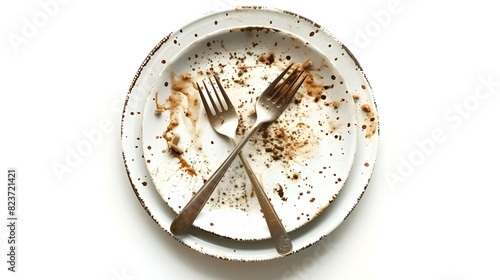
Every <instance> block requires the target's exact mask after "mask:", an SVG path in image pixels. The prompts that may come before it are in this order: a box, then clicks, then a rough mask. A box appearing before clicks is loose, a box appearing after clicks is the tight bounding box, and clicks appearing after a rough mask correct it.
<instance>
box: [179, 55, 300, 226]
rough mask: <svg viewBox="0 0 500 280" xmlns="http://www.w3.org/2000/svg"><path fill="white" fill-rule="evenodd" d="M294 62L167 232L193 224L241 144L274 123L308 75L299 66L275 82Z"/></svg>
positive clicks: (263, 97)
mask: <svg viewBox="0 0 500 280" xmlns="http://www.w3.org/2000/svg"><path fill="white" fill-rule="evenodd" d="M292 65H293V64H291V65H290V66H288V67H287V68H286V69H285V70H284V71H283V72H282V73H281V74H280V75H279V76H278V77H277V78H276V79H275V80H274V81H273V82H272V83H271V84H270V85H269V86H268V87H267V88H266V89H265V90H264V92H263V93H262V94H261V95H260V97H259V99H258V100H257V103H256V104H255V112H256V113H257V119H256V121H255V124H254V125H253V126H252V128H251V129H250V131H249V132H248V134H247V135H246V136H245V137H244V138H243V139H242V140H241V142H240V143H239V144H238V145H237V146H236V147H235V148H234V150H233V152H231V154H230V155H229V156H228V157H227V159H226V160H225V161H224V162H223V163H222V164H221V166H220V167H219V168H218V169H217V170H216V171H215V172H214V174H212V176H211V177H210V178H209V179H208V180H207V181H206V182H205V184H204V185H203V186H202V187H201V188H200V189H199V190H198V192H197V193H196V194H195V195H194V196H193V198H191V200H190V201H189V202H188V203H187V205H186V206H185V207H184V209H182V210H181V212H180V213H179V215H177V217H176V218H175V219H174V220H173V221H172V224H171V225H170V231H171V232H172V234H174V235H182V234H184V233H185V232H186V231H187V230H188V229H189V227H190V226H191V225H192V224H193V222H194V220H195V219H196V217H197V216H198V214H199V213H200V212H201V209H202V208H203V206H205V204H206V203H207V201H208V199H209V198H210V196H211V194H212V192H213V191H214V190H215V187H216V186H217V184H218V183H219V182H220V180H221V179H222V177H223V176H224V173H226V171H227V169H228V168H229V166H230V165H231V163H232V162H233V161H234V159H235V158H236V156H237V155H238V154H239V152H240V151H241V149H242V148H243V146H245V144H246V143H247V142H248V140H249V139H250V137H251V136H252V135H253V134H254V133H255V132H257V130H259V128H260V127H261V126H262V125H263V124H266V123H271V122H274V121H275V120H277V119H278V117H279V116H280V115H281V114H282V113H283V111H284V110H285V108H286V107H287V105H288V104H289V103H290V101H291V100H292V98H293V96H294V95H295V93H296V92H297V91H298V90H299V88H300V86H301V85H302V83H303V82H304V80H305V79H306V78H307V74H306V75H304V76H303V77H302V75H303V74H304V71H300V72H298V70H297V69H298V68H295V70H294V71H293V72H292V73H291V74H290V75H289V76H288V77H287V78H286V79H285V80H284V81H283V82H282V83H280V84H279V85H278V83H279V82H280V81H281V79H282V78H283V77H284V76H285V75H286V74H287V73H288V71H289V70H290V68H291V67H292Z"/></svg>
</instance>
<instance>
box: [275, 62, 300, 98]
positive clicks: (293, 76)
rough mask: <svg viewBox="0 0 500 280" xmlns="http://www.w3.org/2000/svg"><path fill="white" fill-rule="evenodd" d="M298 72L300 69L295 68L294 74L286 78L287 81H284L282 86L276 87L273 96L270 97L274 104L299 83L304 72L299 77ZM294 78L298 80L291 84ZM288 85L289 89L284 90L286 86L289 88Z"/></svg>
mask: <svg viewBox="0 0 500 280" xmlns="http://www.w3.org/2000/svg"><path fill="white" fill-rule="evenodd" d="M297 71H298V68H295V69H294V70H293V71H292V73H291V74H290V75H289V76H288V77H287V78H286V79H285V80H284V81H283V82H282V83H281V84H279V85H277V86H276V87H275V89H274V90H273V91H272V95H271V96H269V99H270V100H271V101H272V102H276V101H278V100H279V99H280V98H281V96H280V94H282V95H283V94H284V93H286V92H288V90H290V88H291V87H292V86H293V84H294V83H295V82H296V81H297V79H298V77H299V76H300V75H302V72H303V71H302V72H301V73H300V74H299V75H297ZM292 78H296V79H295V80H294V81H293V82H290V80H291V79H292ZM287 85H288V87H287V88H286V89H285V90H283V88H284V87H285V86H287Z"/></svg>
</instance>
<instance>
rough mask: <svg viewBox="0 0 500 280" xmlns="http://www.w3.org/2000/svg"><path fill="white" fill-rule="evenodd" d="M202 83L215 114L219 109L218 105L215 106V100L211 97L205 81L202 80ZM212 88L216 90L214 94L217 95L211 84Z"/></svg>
mask: <svg viewBox="0 0 500 280" xmlns="http://www.w3.org/2000/svg"><path fill="white" fill-rule="evenodd" d="M210 83H212V81H210ZM203 85H204V86H205V89H206V90H207V95H208V98H209V99H210V103H212V108H213V110H214V115H216V114H217V112H220V111H219V107H217V103H216V102H215V100H214V98H213V97H212V94H211V93H210V91H209V90H208V86H207V84H206V83H205V81H203ZM212 88H213V89H214V91H215V92H216V95H217V90H216V89H215V88H214V85H213V84H212ZM219 103H220V102H219ZM221 108H222V107H221Z"/></svg>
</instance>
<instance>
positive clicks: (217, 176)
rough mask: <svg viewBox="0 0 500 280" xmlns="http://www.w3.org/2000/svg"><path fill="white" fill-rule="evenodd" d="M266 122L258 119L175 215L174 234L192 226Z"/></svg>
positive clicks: (183, 231) (171, 226)
mask: <svg viewBox="0 0 500 280" xmlns="http://www.w3.org/2000/svg"><path fill="white" fill-rule="evenodd" d="M262 124H264V122H261V121H259V120H258V119H257V121H256V122H255V124H254V126H253V127H252V128H251V129H250V131H249V132H248V134H247V135H246V136H245V137H244V138H243V140H241V142H240V143H239V144H238V145H237V146H236V147H235V148H234V150H233V151H232V152H231V154H230V155H229V156H228V157H227V158H226V160H225V161H224V162H223V163H222V164H221V166H219V168H218V169H217V170H216V171H215V172H214V174H212V176H211V177H210V178H209V179H208V180H207V182H206V183H205V184H204V185H203V186H202V187H201V188H200V190H198V192H197V193H196V194H195V195H194V196H193V198H191V200H190V201H189V202H188V203H187V205H186V207H184V209H182V210H181V212H180V213H179V215H177V217H175V219H174V220H173V221H172V224H171V225H170V231H171V232H172V234H173V235H177V236H178V235H183V234H184V233H186V231H187V230H188V229H189V227H191V225H192V224H193V222H194V220H195V219H196V217H198V214H200V212H201V209H202V208H203V206H205V204H206V203H207V201H208V199H209V198H210V196H211V195H212V193H213V192H214V190H215V187H216V186H217V184H219V182H220V180H221V179H222V177H223V176H224V174H225V173H226V171H227V169H228V168H229V166H231V163H232V162H233V161H234V159H235V158H236V156H237V155H238V154H239V153H240V151H241V149H243V146H245V144H246V143H247V142H248V140H249V139H250V137H251V136H252V135H253V134H254V133H255V132H257V130H259V128H260V127H261V126H262Z"/></svg>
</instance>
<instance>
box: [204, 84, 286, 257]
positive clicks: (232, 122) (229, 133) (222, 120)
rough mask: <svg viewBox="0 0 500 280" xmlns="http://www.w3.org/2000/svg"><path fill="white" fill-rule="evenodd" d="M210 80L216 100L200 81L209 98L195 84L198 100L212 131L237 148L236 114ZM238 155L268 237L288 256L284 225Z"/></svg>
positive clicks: (255, 178)
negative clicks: (250, 184) (267, 231)
mask: <svg viewBox="0 0 500 280" xmlns="http://www.w3.org/2000/svg"><path fill="white" fill-rule="evenodd" d="M213 77H214V80H215V82H216V83H217V87H215V86H214V83H213V82H212V80H211V79H209V81H210V85H211V86H212V89H213V92H214V95H215V97H216V98H217V99H215V98H213V97H212V94H210V91H209V89H208V87H207V85H206V84H205V81H203V86H204V88H205V91H206V95H207V96H208V98H209V100H207V98H206V97H205V95H204V94H203V91H202V89H201V87H200V85H199V84H198V83H196V86H197V87H198V92H199V95H200V97H201V101H202V103H203V106H204V107H205V111H206V113H207V116H208V120H209V121H210V124H211V125H212V127H213V129H214V130H215V131H217V132H218V133H220V134H222V135H224V136H226V137H227V138H229V140H231V142H232V143H233V146H236V141H235V137H236V129H237V128H238V121H239V118H238V113H237V112H236V109H235V108H234V106H233V104H232V103H231V100H230V99H229V97H228V96H227V93H226V91H225V90H224V87H223V86H222V84H221V83H220V81H219V78H218V77H217V75H213ZM222 99H223V100H224V103H225V106H224V104H223V102H222ZM209 103H210V105H211V107H212V110H211V109H210V105H209ZM238 155H239V158H240V160H241V163H243V166H244V168H245V171H246V172H247V174H248V178H249V179H250V182H251V183H252V186H253V189H254V191H255V194H256V195H257V199H258V201H259V204H260V207H261V209H262V213H263V214H264V219H265V220H266V223H267V227H268V228H269V232H270V233H271V238H272V240H273V242H274V245H275V247H276V251H277V252H278V253H279V254H280V255H286V254H288V253H290V252H291V251H292V248H293V246H292V242H291V240H290V238H289V237H288V233H287V232H286V230H285V228H284V226H283V224H282V223H281V221H280V219H279V217H278V215H277V214H276V211H275V210H274V208H273V206H272V204H271V202H270V201H269V198H268V197H267V195H266V193H265V191H264V189H263V187H262V185H261V184H260V182H259V180H257V177H256V176H255V174H254V172H253V170H252V168H251V166H250V164H249V163H248V161H247V160H246V158H245V157H244V156H243V154H242V153H241V152H240V153H239V154H238Z"/></svg>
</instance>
